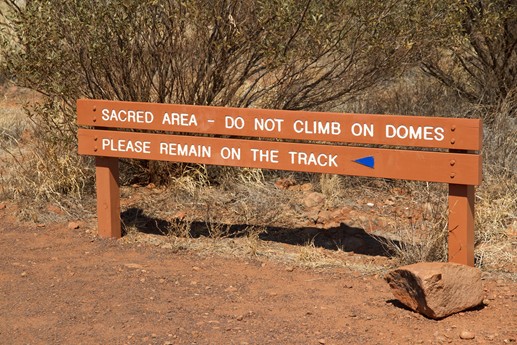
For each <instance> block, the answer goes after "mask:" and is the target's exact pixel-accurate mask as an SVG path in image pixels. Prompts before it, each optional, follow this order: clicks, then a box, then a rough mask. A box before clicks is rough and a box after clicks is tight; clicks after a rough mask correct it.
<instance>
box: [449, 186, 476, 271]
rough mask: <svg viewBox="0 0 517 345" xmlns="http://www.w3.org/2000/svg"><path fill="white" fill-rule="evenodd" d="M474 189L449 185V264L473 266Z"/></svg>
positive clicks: (472, 187)
mask: <svg viewBox="0 0 517 345" xmlns="http://www.w3.org/2000/svg"><path fill="white" fill-rule="evenodd" d="M474 194H475V187H474V186H469V185H460V184H449V226H448V229H449V237H448V242H449V244H448V246H449V250H448V255H449V260H448V261H449V262H455V263H459V264H463V265H468V266H474V197H475V195H474Z"/></svg>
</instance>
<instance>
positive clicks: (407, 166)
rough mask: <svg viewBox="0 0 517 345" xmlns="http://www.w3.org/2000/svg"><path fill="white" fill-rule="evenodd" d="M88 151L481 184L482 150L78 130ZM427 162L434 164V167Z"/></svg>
mask: <svg viewBox="0 0 517 345" xmlns="http://www.w3.org/2000/svg"><path fill="white" fill-rule="evenodd" d="M78 137H79V153H80V154H84V155H92V156H102V157H119V158H137V159H147V160H161V161H172V162H186V163H201V164H211V165H223V166H238V167H248V168H264V169H274V170H292V171H305V172H315V173H327V174H343V175H355V176H367V177H382V178H392V179H404V180H420V181H430V182H445V183H460V184H472V185H477V184H479V183H480V181H481V171H480V168H481V160H480V157H479V156H478V155H469V154H461V153H445V152H425V151H410V150H388V149H379V148H365V147H350V146H329V145H317V144H303V143H287V142H274V141H258V140H243V139H221V138H210V137H193V136H180V135H167V134H149V133H134V132H133V133H131V132H115V131H106V130H88V129H79V132H78ZM429 167H433V169H430V168H429Z"/></svg>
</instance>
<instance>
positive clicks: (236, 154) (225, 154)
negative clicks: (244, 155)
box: [221, 146, 241, 161]
mask: <svg viewBox="0 0 517 345" xmlns="http://www.w3.org/2000/svg"><path fill="white" fill-rule="evenodd" d="M221 157H222V158H223V159H231V160H237V161H238V160H240V159H241V149H240V147H238V148H235V147H226V146H224V147H222V148H221Z"/></svg>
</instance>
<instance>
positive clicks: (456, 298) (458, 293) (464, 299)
mask: <svg viewBox="0 0 517 345" xmlns="http://www.w3.org/2000/svg"><path fill="white" fill-rule="evenodd" d="M385 279H386V281H387V282H388V284H389V285H390V287H391V291H392V293H393V295H394V296H395V298H397V299H398V300H399V301H400V302H402V303H403V304H404V305H406V306H407V307H409V308H410V309H412V310H414V311H417V312H419V313H421V314H422V315H425V316H427V317H429V318H432V319H441V318H444V317H447V316H449V315H451V314H454V313H458V312H461V311H463V310H466V309H469V308H473V307H476V306H478V305H480V304H481V303H482V301H483V286H482V284H481V272H480V270H479V269H477V268H475V267H469V266H465V265H460V264H454V263H443V262H427V263H417V264H413V265H409V266H403V267H400V268H398V269H395V270H392V271H391V272H389V273H388V274H387V275H386V278H385Z"/></svg>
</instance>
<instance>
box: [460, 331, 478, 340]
mask: <svg viewBox="0 0 517 345" xmlns="http://www.w3.org/2000/svg"><path fill="white" fill-rule="evenodd" d="M475 337H476V335H475V334H474V333H472V332H469V331H463V332H461V333H460V338H461V339H463V340H472V339H474V338H475Z"/></svg>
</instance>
